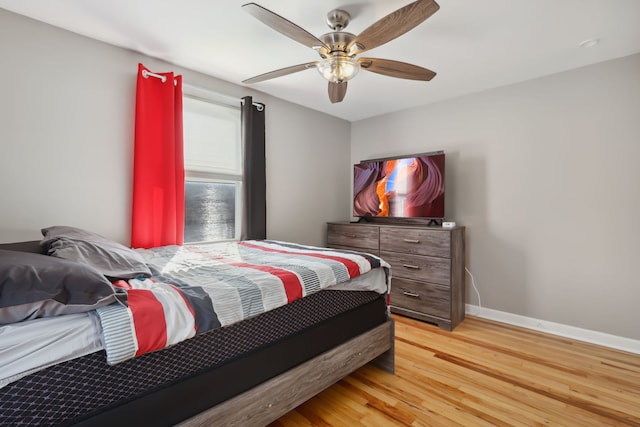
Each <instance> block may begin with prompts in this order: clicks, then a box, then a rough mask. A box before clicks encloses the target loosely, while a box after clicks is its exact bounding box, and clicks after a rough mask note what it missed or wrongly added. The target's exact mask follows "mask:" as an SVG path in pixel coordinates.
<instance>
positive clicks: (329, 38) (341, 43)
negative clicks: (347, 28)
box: [318, 31, 356, 53]
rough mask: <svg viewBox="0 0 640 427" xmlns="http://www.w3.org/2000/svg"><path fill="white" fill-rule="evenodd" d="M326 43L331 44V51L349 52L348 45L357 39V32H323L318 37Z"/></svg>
mask: <svg viewBox="0 0 640 427" xmlns="http://www.w3.org/2000/svg"><path fill="white" fill-rule="evenodd" d="M318 38H319V39H320V40H321V41H322V42H323V43H324V44H326V45H327V46H329V48H330V49H331V52H336V51H338V52H345V53H346V52H347V46H348V45H349V43H351V42H352V41H353V40H355V38H356V36H355V34H351V33H347V32H344V31H335V32H333V33H327V34H323V35H321V36H320V37H318Z"/></svg>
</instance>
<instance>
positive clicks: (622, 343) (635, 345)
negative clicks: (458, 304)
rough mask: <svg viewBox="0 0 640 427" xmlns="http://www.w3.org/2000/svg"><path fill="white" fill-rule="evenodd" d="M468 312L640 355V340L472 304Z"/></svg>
mask: <svg viewBox="0 0 640 427" xmlns="http://www.w3.org/2000/svg"><path fill="white" fill-rule="evenodd" d="M466 312H467V314H469V315H471V316H477V317H482V318H484V319H489V320H495V321H497V322H502V323H508V324H510V325H515V326H521V327H523V328H527V329H534V330H536V331H540V332H546V333H548V334H553V335H558V336H561V337H567V338H572V339H576V340H579V341H585V342H588V343H591V344H597V345H602V346H605V347H610V348H615V349H617V350H622V351H628V352H630V353H635V354H640V340H634V339H631V338H625V337H619V336H616V335H610V334H605V333H603V332H597V331H591V330H589V329H582V328H576V327H575V326H568V325H563V324H561V323H554V322H548V321H546V320H540V319H535V318H533V317H526V316H520V315H519V314H513V313H507V312H505V311H499V310H492V309H490V308H484V307H478V306H477V305H471V304H467V305H466Z"/></svg>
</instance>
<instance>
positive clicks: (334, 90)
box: [329, 82, 347, 104]
mask: <svg viewBox="0 0 640 427" xmlns="http://www.w3.org/2000/svg"><path fill="white" fill-rule="evenodd" d="M346 94H347V82H338V83H334V82H329V100H331V103H332V104H335V103H336V102H342V100H343V99H344V96H345V95H346Z"/></svg>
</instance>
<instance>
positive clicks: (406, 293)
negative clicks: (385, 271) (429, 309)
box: [402, 291, 420, 298]
mask: <svg viewBox="0 0 640 427" xmlns="http://www.w3.org/2000/svg"><path fill="white" fill-rule="evenodd" d="M402 295H405V296H408V297H411V298H420V294H416V293H413V292H407V291H402Z"/></svg>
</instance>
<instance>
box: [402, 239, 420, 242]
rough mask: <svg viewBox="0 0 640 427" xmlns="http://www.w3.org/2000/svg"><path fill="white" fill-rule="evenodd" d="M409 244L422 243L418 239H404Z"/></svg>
mask: <svg viewBox="0 0 640 427" xmlns="http://www.w3.org/2000/svg"><path fill="white" fill-rule="evenodd" d="M402 240H404V241H405V242H407V243H420V240H418V239H402Z"/></svg>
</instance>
